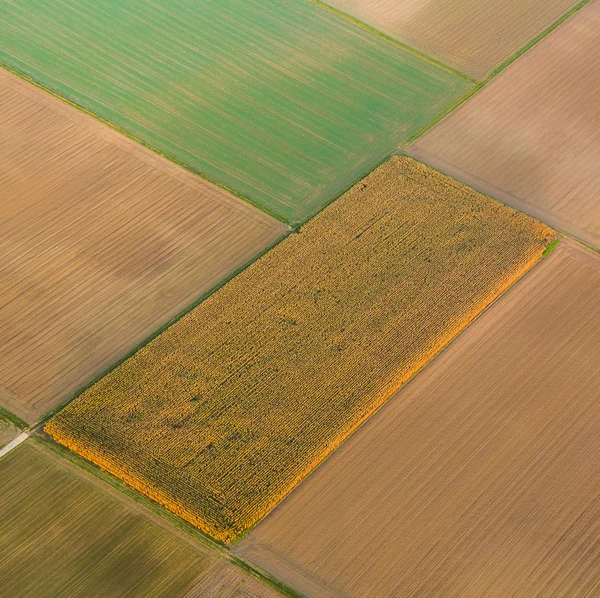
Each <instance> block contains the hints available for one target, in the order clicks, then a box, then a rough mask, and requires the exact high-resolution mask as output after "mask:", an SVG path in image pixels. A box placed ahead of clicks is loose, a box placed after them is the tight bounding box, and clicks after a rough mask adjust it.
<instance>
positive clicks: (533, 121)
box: [410, 0, 600, 248]
mask: <svg viewBox="0 0 600 598" xmlns="http://www.w3.org/2000/svg"><path fill="white" fill-rule="evenodd" d="M599 30H600V1H598V0H594V1H593V2H591V3H590V4H588V5H587V6H585V7H584V8H582V9H581V10H580V11H579V12H578V13H576V14H575V15H574V16H573V17H571V18H570V19H569V20H567V21H566V22H565V23H563V24H562V25H561V26H560V27H559V28H558V29H556V30H555V31H554V32H553V33H551V34H550V35H549V36H548V37H546V38H545V39H544V40H542V41H541V42H540V43H539V44H538V45H537V46H535V47H534V48H533V49H532V50H530V51H529V52H527V53H526V54H525V55H523V56H522V57H521V58H519V59H518V60H517V61H516V62H515V63H513V65H511V66H510V67H509V68H508V69H506V70H505V71H504V72H503V73H502V74H501V75H499V76H498V77H497V78H496V79H494V80H493V81H492V82H491V83H490V84H489V85H488V86H486V87H485V88H484V89H483V90H482V91H480V92H479V93H478V94H476V95H475V96H474V97H472V98H471V99H470V100H469V101H468V102H466V103H465V104H464V105H463V106H461V107H460V108H459V109H458V110H456V111H455V112H453V113H452V114H451V115H450V116H448V117H447V118H446V119H444V120H443V121H442V122H441V123H440V124H439V125H437V126H436V127H434V128H433V129H432V130H431V131H429V132H428V133H426V134H425V135H424V136H423V137H421V138H419V139H418V140H417V141H416V142H415V143H414V144H413V145H412V146H411V149H410V153H411V154H412V155H413V156H416V157H418V158H420V159H422V160H424V161H425V162H427V163H429V164H431V165H433V166H434V167H436V168H438V169H439V170H442V171H443V172H446V173H447V174H450V175H452V176H455V177H456V178H458V179H460V180H462V181H465V182H466V183H468V184H470V185H471V186H473V187H475V188H476V189H478V190H480V191H484V192H485V193H488V194H490V195H493V196H494V197H497V198H498V199H501V200H503V201H505V202H507V203H509V204H510V205H513V206H515V207H517V208H519V209H522V210H524V211H526V212H528V213H530V214H532V215H534V216H536V217H538V218H540V219H541V220H543V221H544V222H547V223H548V224H551V225H552V226H554V227H556V228H560V229H562V230H564V231H566V232H568V233H571V234H573V235H575V236H577V237H579V238H580V239H582V240H584V241H586V242H587V243H589V244H591V245H594V246H595V247H596V248H600V169H599V168H598V164H599V163H600V101H598V89H600V69H599V68H598V64H600V44H599V43H598V31H599Z"/></svg>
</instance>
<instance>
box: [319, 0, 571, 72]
mask: <svg viewBox="0 0 600 598" xmlns="http://www.w3.org/2000/svg"><path fill="white" fill-rule="evenodd" d="M577 2H578V0H503V1H502V2H473V0H446V1H444V2H441V1H439V0H437V1H436V0H402V1H401V2H399V1H398V0H325V3H326V4H329V5H331V6H333V7H334V8H337V9H339V10H341V11H342V12H344V13H346V14H348V15H350V16H352V17H355V18H357V19H359V20H360V21H363V22H364V23H367V24H368V25H371V26H372V27H374V28H376V29H379V30H380V31H382V32H384V33H386V34H387V35H389V36H390V37H393V38H396V39H397V40H399V41H401V42H404V43H405V44H407V45H409V46H413V47H415V48H418V49H419V50H421V51H422V52H424V53H425V54H428V55H430V56H432V57H435V58H437V59H438V60H440V61H442V62H445V63H446V64H448V65H450V66H453V67H455V68H456V69H458V70H459V71H462V72H464V73H467V74H469V75H471V76H472V77H476V78H483V77H484V76H485V75H487V74H488V73H489V72H490V71H492V70H493V69H494V68H496V67H498V66H500V65H501V64H502V63H503V62H504V61H506V60H508V58H510V56H512V54H514V53H515V52H517V51H518V50H520V49H521V48H522V47H523V46H525V45H526V44H527V43H528V42H529V41H530V40H531V39H533V38H534V37H536V36H537V35H539V34H540V33H542V32H543V31H544V30H545V29H547V28H548V27H550V25H552V24H553V23H554V22H555V21H557V20H558V19H559V18H560V17H561V16H562V15H563V14H564V13H566V12H567V11H568V10H569V9H571V8H573V7H574V6H575V5H576V4H577Z"/></svg>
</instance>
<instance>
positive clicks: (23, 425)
mask: <svg viewBox="0 0 600 598" xmlns="http://www.w3.org/2000/svg"><path fill="white" fill-rule="evenodd" d="M0 419H1V420H4V421H5V422H7V423H9V424H12V425H13V426H16V427H17V428H19V430H27V429H28V428H29V424H28V423H27V422H25V421H23V420H22V419H21V418H20V417H18V416H16V415H15V414H14V413H11V412H10V411H7V410H6V409H3V408H2V407H0Z"/></svg>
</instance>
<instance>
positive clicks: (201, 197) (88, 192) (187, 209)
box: [0, 71, 285, 423]
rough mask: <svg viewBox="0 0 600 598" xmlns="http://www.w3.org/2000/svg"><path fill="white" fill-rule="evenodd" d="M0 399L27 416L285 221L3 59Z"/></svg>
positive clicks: (65, 393) (140, 335) (119, 352)
mask: <svg viewBox="0 0 600 598" xmlns="http://www.w3.org/2000/svg"><path fill="white" fill-rule="evenodd" d="M0 205H1V206H2V209H1V210H0V254H1V255H2V260H1V263H0V406H2V407H4V408H6V409H8V410H9V411H11V412H13V413H14V414H16V415H18V416H19V417H20V418H22V419H24V420H27V421H28V422H29V423H32V422H34V421H36V420H37V419H38V418H40V417H41V416H42V415H43V414H45V413H46V412H47V411H48V410H50V409H52V408H54V407H56V406H57V405H59V404H60V403H61V402H63V401H65V400H66V399H67V398H68V397H69V395H71V394H72V393H74V392H75V391H76V389H77V388H79V387H81V386H82V385H83V384H85V383H86V382H91V380H92V379H93V378H94V377H95V376H97V375H98V374H100V373H101V372H102V371H103V370H104V369H106V368H107V367H108V366H110V365H111V364H112V363H114V362H115V361H117V360H118V359H119V358H121V357H123V356H125V355H126V354H127V352H128V351H130V350H131V349H132V348H133V347H135V346H136V345H137V344H138V343H139V342H140V341H142V340H143V339H145V338H146V337H147V336H149V335H150V334H151V333H152V332H154V331H155V330H157V329H158V328H159V327H160V326H162V325H163V324H165V323H166V322H168V321H169V320H170V319H171V318H172V317H174V316H175V315H176V314H178V313H179V312H180V311H181V310H182V309H184V308H185V307H186V306H187V305H189V304H190V303H191V302H192V301H194V300H195V299H196V298H197V297H199V296H201V295H202V294H203V293H204V292H206V291H208V290H209V289H210V288H212V287H213V286H214V285H216V284H217V283H219V282H220V281H221V280H222V279H223V278H224V277H226V276H227V275H229V274H231V273H232V271H234V270H235V269H236V268H238V267H240V266H241V265H242V264H244V263H245V262H246V261H248V260H249V259H250V258H252V257H253V256H254V255H255V254H257V253H258V252H260V251H261V250H263V249H264V248H265V247H266V246H267V245H268V244H270V243H272V242H273V241H274V240H275V239H276V238H277V237H279V236H280V235H281V234H282V233H283V232H284V230H285V225H283V224H282V223H280V222H277V221H276V220H274V219H273V218H271V217H269V216H266V215H265V214H263V213H261V212H260V211H259V210H257V209H255V208H253V207H251V206H249V205H247V204H246V203H244V202H242V201H241V200H239V199H237V198H235V197H233V196H231V195H229V194H227V193H226V192H224V191H222V190H220V189H218V188H216V187H214V186H212V185H210V184H208V183H206V182H205V181H203V180H201V179H199V178H198V177H196V176H194V175H192V174H191V173H189V172H186V171H184V170H183V169H181V168H179V167H177V166H175V165H174V164H171V163H169V162H167V161H166V160H164V159H163V158H160V157H159V156H157V155H156V154H154V153H152V152H150V151H149V150H145V149H143V148H141V147H139V146H137V145H136V144H135V143H133V142H131V141H129V140H128V139H126V138H124V137H122V136H121V135H119V134H117V133H116V132H115V131H113V130H111V129H109V128H108V127H105V126H104V125H101V124H100V123H99V122H97V121H96V120H94V119H92V118H91V117H88V116H85V115H84V114H82V113H80V112H78V111H76V110H74V109H73V108H71V107H69V106H67V105H65V104H63V103H61V102H59V101H58V100H56V99H54V98H52V97H51V96H49V95H48V94H45V93H43V92H41V91H39V90H38V89H36V88H34V87H32V86H30V85H28V84H26V83H24V82H22V81H20V80H19V79H17V78H15V77H13V76H12V75H9V74H8V73H6V72H1V71H0Z"/></svg>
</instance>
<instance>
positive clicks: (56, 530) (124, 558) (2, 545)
mask: <svg viewBox="0 0 600 598" xmlns="http://www.w3.org/2000/svg"><path fill="white" fill-rule="evenodd" d="M0 479H2V484H0V519H1V520H2V533H1V534H0V553H1V554H2V558H1V559H0V595H2V596H9V595H10V596H11V598H16V597H19V596H23V597H25V596H40V597H42V596H48V597H52V598H58V597H61V596H64V597H67V596H68V597H69V598H75V597H78V596H81V597H82V598H83V597H88V596H104V597H107V598H108V597H110V596H115V597H117V596H131V597H133V596H140V597H143V598H146V597H150V596H178V595H180V596H181V595H184V594H185V593H186V592H187V591H188V590H190V589H191V588H192V587H193V586H194V584H195V582H196V580H198V579H199V578H200V576H201V575H202V573H203V571H206V570H208V569H209V567H210V566H211V565H212V564H213V562H212V559H213V557H210V556H208V555H207V554H204V553H202V552H200V551H198V550H197V549H195V548H193V547H192V546H190V545H189V543H188V542H187V541H185V540H183V539H180V538H178V537H176V536H175V535H172V534H170V533H169V532H168V531H167V530H166V529H164V528H162V527H160V526H158V525H155V524H154V523H152V522H151V521H150V520H149V519H148V518H147V517H145V516H144V515H142V514H141V513H140V512H138V511H137V510H136V509H135V508H134V507H130V506H128V505H127V504H125V503H124V502H123V501H122V500H121V499H120V498H116V497H115V496H113V495H111V494H108V493H107V492H105V491H103V489H102V488H100V487H98V486H97V483H95V482H92V481H90V480H87V479H84V478H82V477H81V476H79V475H78V474H77V473H75V472H74V471H73V468H72V467H71V466H70V465H68V464H66V463H65V462H63V461H60V462H59V461H57V460H56V458H54V457H53V456H52V455H51V454H50V453H48V452H47V451H46V450H45V449H43V448H41V447H40V446H39V445H38V444H37V443H35V442H32V441H31V440H30V441H27V442H26V443H25V444H22V445H20V446H19V447H18V448H17V449H15V450H13V451H11V452H10V453H8V455H6V456H5V457H3V458H2V460H1V461H0ZM7 589H10V593H7V594H5V593H4V592H5V590H7Z"/></svg>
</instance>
